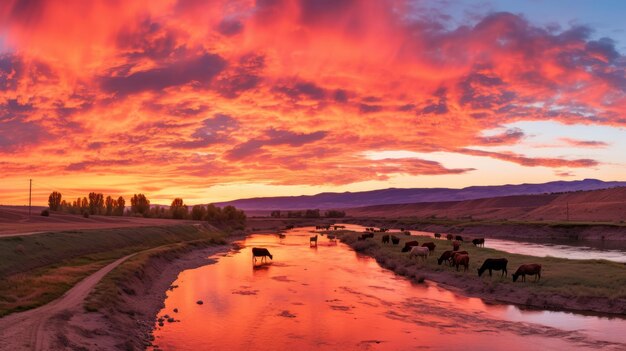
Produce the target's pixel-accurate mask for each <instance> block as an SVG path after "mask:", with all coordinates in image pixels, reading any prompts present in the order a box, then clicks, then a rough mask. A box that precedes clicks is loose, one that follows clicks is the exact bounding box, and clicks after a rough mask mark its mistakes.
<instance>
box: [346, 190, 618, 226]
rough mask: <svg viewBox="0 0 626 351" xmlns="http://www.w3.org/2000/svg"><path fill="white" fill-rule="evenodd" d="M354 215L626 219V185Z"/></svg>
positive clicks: (354, 212) (373, 209)
mask: <svg viewBox="0 0 626 351" xmlns="http://www.w3.org/2000/svg"><path fill="white" fill-rule="evenodd" d="M346 213H347V214H348V215H349V216H353V217H388V218H392V217H418V218H431V217H432V218H448V219H475V220H484V219H489V220H520V221H544V220H549V221H566V220H568V218H569V221H573V222H574V221H584V222H620V221H624V220H626V187H618V188H611V189H604V190H592V191H577V192H569V193H553V194H539V195H517V196H503V197H493V198H485V199H474V200H464V201H447V202H430V203H414V204H396V205H377V206H366V207H359V208H351V209H347V210H346Z"/></svg>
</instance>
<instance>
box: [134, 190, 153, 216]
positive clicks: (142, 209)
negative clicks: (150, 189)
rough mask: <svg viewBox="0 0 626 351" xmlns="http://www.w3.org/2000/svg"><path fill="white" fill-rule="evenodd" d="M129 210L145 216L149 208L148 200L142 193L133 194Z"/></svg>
mask: <svg viewBox="0 0 626 351" xmlns="http://www.w3.org/2000/svg"><path fill="white" fill-rule="evenodd" d="M130 210H131V212H132V213H139V214H141V215H143V216H145V215H147V214H148V211H149V210H150V201H149V200H148V199H147V198H146V195H144V194H134V195H133V197H132V198H131V199H130Z"/></svg>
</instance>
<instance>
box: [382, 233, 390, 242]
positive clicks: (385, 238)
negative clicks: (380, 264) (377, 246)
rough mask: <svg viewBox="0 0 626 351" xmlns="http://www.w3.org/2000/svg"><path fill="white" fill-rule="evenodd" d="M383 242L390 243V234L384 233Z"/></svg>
mask: <svg viewBox="0 0 626 351" xmlns="http://www.w3.org/2000/svg"><path fill="white" fill-rule="evenodd" d="M383 244H389V235H383Z"/></svg>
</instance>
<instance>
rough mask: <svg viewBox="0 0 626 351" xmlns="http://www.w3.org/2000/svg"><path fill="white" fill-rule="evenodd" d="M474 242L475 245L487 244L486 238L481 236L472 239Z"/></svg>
mask: <svg viewBox="0 0 626 351" xmlns="http://www.w3.org/2000/svg"><path fill="white" fill-rule="evenodd" d="M472 244H474V246H482V247H484V246H485V238H480V239H474V240H472Z"/></svg>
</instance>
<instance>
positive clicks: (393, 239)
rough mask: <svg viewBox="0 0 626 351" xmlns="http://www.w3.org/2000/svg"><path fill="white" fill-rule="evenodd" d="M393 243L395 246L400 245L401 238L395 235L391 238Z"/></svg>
mask: <svg viewBox="0 0 626 351" xmlns="http://www.w3.org/2000/svg"><path fill="white" fill-rule="evenodd" d="M391 243H392V244H394V245H398V244H399V243H400V238H398V237H397V236H395V235H392V236H391Z"/></svg>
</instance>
